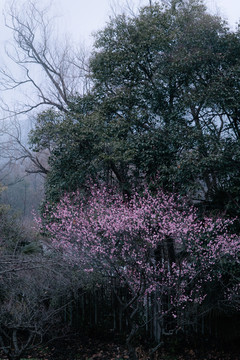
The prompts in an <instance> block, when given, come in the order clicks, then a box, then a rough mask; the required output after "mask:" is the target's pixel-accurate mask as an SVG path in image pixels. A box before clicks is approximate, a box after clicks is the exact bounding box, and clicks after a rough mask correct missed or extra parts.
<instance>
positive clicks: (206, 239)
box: [38, 186, 240, 358]
mask: <svg viewBox="0 0 240 360" xmlns="http://www.w3.org/2000/svg"><path fill="white" fill-rule="evenodd" d="M47 219H48V221H47ZM38 223H39V225H40V228H41V229H44V230H45V231H47V232H48V234H49V236H50V239H51V244H52V246H53V247H54V248H55V249H58V250H59V251H61V252H62V254H63V256H64V257H66V258H68V260H69V261H71V262H75V263H77V264H78V265H79V267H80V268H81V269H82V272H83V273H84V274H85V276H86V278H87V279H88V280H89V281H90V279H91V281H92V280H93V279H94V278H97V279H99V276H100V277H101V276H102V278H104V279H110V278H115V279H117V281H118V283H119V285H120V286H122V287H124V288H126V289H127V292H128V297H127V298H126V299H125V300H123V299H122V298H121V297H120V296H119V295H118V293H117V291H116V297H117V299H118V301H119V303H120V305H121V306H122V309H123V312H125V314H126V316H127V317H128V322H129V324H130V326H131V330H130V333H129V336H128V339H127V343H128V345H129V348H130V349H131V351H132V346H131V342H132V338H133V337H134V335H135V334H136V332H137V330H138V328H139V327H141V326H143V325H144V326H145V325H146V322H147V321H149V316H148V317H146V316H144V315H141V316H140V315H139V314H143V313H144V311H143V309H144V306H145V304H146V299H147V298H149V297H153V296H154V298H155V304H157V310H156V311H155V312H154V316H155V317H156V320H157V323H158V327H159V334H158V339H157V340H158V341H160V339H161V334H163V333H164V331H166V330H167V329H168V330H169V329H170V330H171V331H173V330H174V329H175V330H176V329H179V328H180V327H182V326H183V324H184V316H185V318H186V314H188V315H189V314H191V312H193V310H194V314H196V309H198V310H199V309H201V308H204V306H205V307H206V304H209V303H208V301H209V299H208V297H209V291H210V292H211V289H213V288H214V287H218V288H219V289H221V291H220V293H221V301H222V302H224V301H228V302H231V305H232V306H233V307H234V306H237V301H235V300H234V299H235V297H234V294H235V292H236V288H237V287H238V289H239V276H237V275H236V273H234V274H233V272H231V271H229V268H228V266H227V264H230V263H231V264H232V265H233V264H235V265H237V266H239V262H240V255H239V253H240V252H239V250H240V241H239V237H238V236H237V235H235V234H230V233H228V227H229V225H230V224H232V221H231V220H224V219H221V218H216V219H211V218H207V217H205V218H204V219H202V220H201V221H200V220H199V219H198V217H197V212H196V210H195V209H194V208H193V207H192V206H189V205H188V204H187V201H186V200H185V199H181V198H180V197H179V196H176V195H169V194H165V193H163V192H162V191H160V190H159V191H157V192H156V193H154V194H152V193H151V192H150V191H149V190H147V188H145V190H144V191H143V192H142V193H141V194H140V193H137V192H136V193H135V194H134V195H133V196H132V198H131V199H130V200H129V199H128V200H126V201H124V200H123V199H122V196H121V195H119V194H118V193H117V192H115V191H113V190H110V189H107V188H105V187H101V188H98V187H97V186H92V188H91V194H90V196H89V197H88V198H87V200H86V199H83V197H82V196H81V195H80V193H78V192H76V193H71V194H66V195H65V196H64V197H63V198H62V199H61V201H60V202H59V203H58V204H57V205H56V206H55V208H54V210H53V209H52V208H51V207H46V211H45V213H44V214H43V217H42V219H38ZM226 274H227V277H226ZM226 278H227V281H226ZM96 281H98V280H96ZM238 298H239V297H238ZM207 306H212V305H207ZM199 311H200V310H199ZM184 314H185V315H184ZM133 358H134V356H133Z"/></svg>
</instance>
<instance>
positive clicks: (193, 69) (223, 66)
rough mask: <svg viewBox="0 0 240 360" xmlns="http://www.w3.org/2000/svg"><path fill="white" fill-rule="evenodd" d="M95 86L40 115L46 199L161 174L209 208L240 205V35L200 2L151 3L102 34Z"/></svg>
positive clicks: (94, 60)
mask: <svg viewBox="0 0 240 360" xmlns="http://www.w3.org/2000/svg"><path fill="white" fill-rule="evenodd" d="M90 71H91V80H92V84H93V85H92V89H91V92H90V93H89V94H87V95H84V96H76V97H75V98H74V99H73V98H72V99H70V100H69V104H70V105H69V111H68V113H59V112H55V111H54V110H50V111H47V112H45V113H43V114H40V115H39V117H38V123H37V126H36V129H35V130H34V131H33V133H32V134H31V142H32V144H33V146H34V148H35V150H36V151H38V150H40V149H43V148H46V147H48V148H49V149H50V154H51V155H50V160H49V162H50V165H51V171H50V172H49V174H48V179H47V185H46V192H47V197H48V198H49V199H52V200H56V199H57V198H58V196H59V194H61V193H62V192H64V191H72V190H75V189H76V188H79V187H81V186H82V185H83V184H84V182H85V180H86V178H89V177H91V178H93V179H94V180H95V181H96V180H97V179H102V178H104V179H105V180H106V181H107V182H108V183H109V182H113V181H114V182H115V181H117V182H118V183H119V185H120V187H121V188H122V189H123V191H124V192H127V193H129V192H130V189H131V187H132V186H133V185H134V184H139V183H141V182H142V180H143V179H144V180H146V179H147V181H148V182H149V181H151V179H153V178H156V177H157V179H158V180H157V181H158V183H159V185H160V186H161V187H163V188H165V189H166V190H169V191H173V190H174V191H177V192H181V193H185V194H186V193H187V194H191V197H192V198H193V199H198V200H201V201H202V203H203V204H204V206H205V207H207V208H208V209H211V210H215V209H216V210H217V211H219V210H220V211H228V213H229V214H230V215H235V214H236V213H238V212H239V199H238V193H239V188H240V183H239V175H240V174H239V168H240V167H239V162H240V144H239V135H240V128H239V114H240V107H239V91H240V85H239V84H240V83H239V75H240V32H239V31H238V30H237V31H235V32H234V31H231V30H230V29H229V28H228V26H227V24H226V23H225V22H224V21H223V20H222V19H221V18H220V17H217V16H213V15H210V14H208V12H207V10H206V7H205V6H204V5H203V3H202V2H201V1H199V0H190V1H171V2H170V5H159V4H158V3H156V4H154V5H152V6H146V7H144V8H142V9H140V11H139V13H138V15H136V16H127V15H119V16H116V17H114V18H112V19H111V20H110V21H109V23H108V24H107V25H106V27H105V28H104V29H103V30H102V31H100V32H98V33H97V35H96V39H95V45H94V51H93V53H92V56H91V59H90Z"/></svg>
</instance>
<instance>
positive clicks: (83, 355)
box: [0, 335, 240, 360]
mask: <svg viewBox="0 0 240 360" xmlns="http://www.w3.org/2000/svg"><path fill="white" fill-rule="evenodd" d="M220 347H221V349H220ZM137 353H138V357H139V360H148V359H149V357H148V356H147V351H146V350H144V349H143V347H141V346H139V347H138V348H137ZM128 358H129V357H128V352H127V349H126V347H125V346H124V345H122V344H118V343H116V341H106V340H103V339H101V340H99V339H96V338H93V337H92V338H91V337H89V336H83V335H71V336H68V337H67V338H66V339H64V340H63V339H61V340H58V341H55V342H54V343H53V344H51V345H48V346H41V347H39V348H38V349H36V350H34V351H31V352H29V353H28V354H26V355H25V357H24V358H22V360H117V359H118V360H124V359H128ZM2 359H4V357H3V356H2V357H0V360H2ZM239 359H240V346H238V345H237V344H236V343H235V344H232V345H228V346H225V349H223V348H222V346H220V344H219V346H217V344H215V345H212V344H211V345H207V344H206V346H199V347H195V348H194V347H189V346H188V347H182V349H178V350H177V351H176V350H175V351H174V349H173V348H171V346H168V348H165V349H162V350H161V351H159V352H158V353H157V354H155V359H154V360H239Z"/></svg>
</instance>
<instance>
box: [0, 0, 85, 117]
mask: <svg viewBox="0 0 240 360" xmlns="http://www.w3.org/2000/svg"><path fill="white" fill-rule="evenodd" d="M20 9H21V10H20ZM48 12H49V7H48V8H44V9H39V8H38V7H37V6H36V1H34V0H29V1H26V2H24V3H23V4H21V2H19V1H18V2H16V1H13V2H12V3H11V5H10V6H9V8H8V9H7V10H6V11H5V23H6V26H7V28H9V29H10V30H11V31H12V34H13V43H11V44H10V43H9V44H8V45H7V46H6V54H7V56H8V58H9V59H10V60H11V61H12V63H13V65H14V66H13V68H14V69H16V70H15V73H13V72H11V71H10V70H9V68H6V67H5V68H4V67H2V68H1V69H0V75H1V78H0V89H1V90H5V91H7V92H10V91H12V90H14V89H20V90H21V91H24V92H25V94H24V102H23V103H22V104H20V105H19V106H18V107H17V108H15V109H10V108H9V105H7V104H6V103H5V106H4V105H3V103H2V109H3V110H5V112H6V113H7V114H8V115H9V114H10V115H16V114H20V113H26V112H29V111H32V110H33V109H36V108H38V107H40V106H49V105H50V106H54V107H55V108H57V109H59V110H61V111H64V112H67V111H68V106H69V104H70V102H71V99H72V97H74V96H75V95H76V94H78V93H82V92H84V91H87V89H88V86H89V83H88V77H87V75H88V66H87V55H86V53H85V51H83V50H75V49H74V47H73V46H72V44H70V43H69V41H67V40H65V41H63V40H61V44H60V42H59V40H57V39H56V36H55V29H54V19H53V18H49V17H48Z"/></svg>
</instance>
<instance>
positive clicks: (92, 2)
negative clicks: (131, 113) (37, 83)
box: [0, 0, 240, 46]
mask: <svg viewBox="0 0 240 360" xmlns="http://www.w3.org/2000/svg"><path fill="white" fill-rule="evenodd" d="M38 1H39V4H40V5H41V4H42V3H49V1H48V0H38ZM38 1H37V2H38ZM7 2H8V0H0V10H1V12H0V16H1V18H0V30H1V32H0V46H2V45H3V42H4V41H5V39H7V38H9V32H8V31H7V30H6V29H5V28H4V20H3V15H2V11H3V9H4V5H5V4H6V3H7ZM18 2H21V0H18V1H17V3H18ZM52 2H53V9H52V12H53V15H56V16H57V17H58V22H59V24H60V29H61V30H60V31H61V33H67V34H68V35H69V37H72V38H73V40H74V41H76V42H81V43H85V45H86V46H88V45H89V46H91V44H92V40H91V39H92V38H91V33H92V32H94V31H96V30H98V29H100V28H102V27H104V24H105V23H106V21H107V20H108V18H109V16H110V15H111V14H112V13H113V9H114V10H115V11H117V12H119V11H120V10H121V8H124V7H126V4H127V3H129V5H130V7H133V8H135V9H136V8H138V7H139V5H144V4H147V3H149V1H148V0H52ZM153 2H154V0H153ZM207 4H208V6H209V10H210V11H211V12H213V13H218V14H219V15H221V16H223V17H226V18H227V19H229V22H230V25H231V26H232V27H235V24H236V22H237V21H238V20H239V19H240V0H207Z"/></svg>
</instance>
